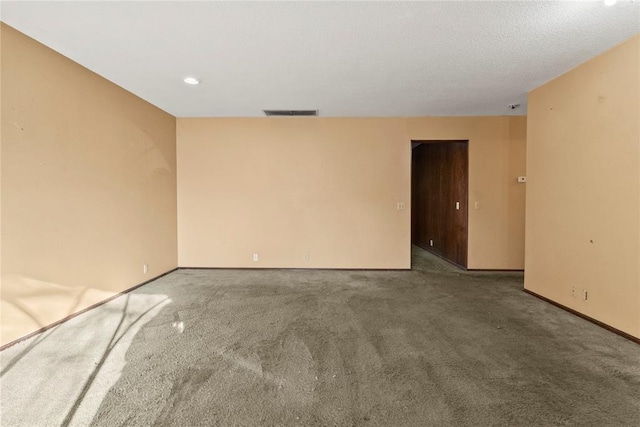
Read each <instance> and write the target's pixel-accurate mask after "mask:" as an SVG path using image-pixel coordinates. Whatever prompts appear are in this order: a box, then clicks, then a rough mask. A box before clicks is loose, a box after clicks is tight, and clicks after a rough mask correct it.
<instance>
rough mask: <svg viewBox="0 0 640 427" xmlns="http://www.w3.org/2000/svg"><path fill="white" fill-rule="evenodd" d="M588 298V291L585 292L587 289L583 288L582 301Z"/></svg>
mask: <svg viewBox="0 0 640 427" xmlns="http://www.w3.org/2000/svg"><path fill="white" fill-rule="evenodd" d="M588 298H589V293H588V292H587V290H586V289H584V290H583V291H582V300H583V301H586V300H587V299H588Z"/></svg>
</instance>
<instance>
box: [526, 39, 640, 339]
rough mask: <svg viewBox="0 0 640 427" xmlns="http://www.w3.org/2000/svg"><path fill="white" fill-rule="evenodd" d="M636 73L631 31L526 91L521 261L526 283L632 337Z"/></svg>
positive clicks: (637, 327)
mask: <svg viewBox="0 0 640 427" xmlns="http://www.w3.org/2000/svg"><path fill="white" fill-rule="evenodd" d="M639 76H640V37H635V38H634V39H632V40H629V41H627V42H625V43H623V44H622V45H620V46H617V47H615V48H614V49H612V50H610V51H608V52H606V53H604V54H602V55H600V56H598V57H596V58H594V59H592V60H590V61H588V62H586V63H585V64H583V65H580V66H579V67H577V68H575V69H573V70H571V71H569V72H568V73H566V74H564V75H562V76H560V77H558V78H556V79H555V80H552V81H551V82H549V83H547V84H545V85H543V86H542V87H540V88H538V89H536V90H534V91H532V92H531V93H530V94H529V117H528V144H527V145H528V148H527V169H528V173H529V183H528V186H529V187H528V191H527V227H526V235H527V242H526V254H527V258H526V268H525V271H526V273H525V287H526V288H527V289H530V290H531V291H533V292H536V293H538V294H540V295H543V296H545V297H547V298H550V299H552V300H554V301H557V302H559V303H560V304H563V305H565V306H567V307H570V308H572V309H574V310H577V311H579V312H581V313H584V314H586V315H588V316H591V317H593V318H595V319H597V320H600V321H602V322H604V323H606V324H608V325H611V326H613V327H615V328H618V329H620V330H622V331H624V332H627V333H629V334H631V335H634V336H636V337H640V120H638V119H639V117H640V78H639ZM572 286H575V288H576V295H575V297H574V296H572V295H571V287H572ZM583 290H587V291H588V299H587V301H583V300H582V299H581V294H582V291H583Z"/></svg>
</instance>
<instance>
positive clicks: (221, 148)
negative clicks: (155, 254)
mask: <svg viewBox="0 0 640 427" xmlns="http://www.w3.org/2000/svg"><path fill="white" fill-rule="evenodd" d="M525 136H526V119H525V118H524V117H511V118H510V117H459V118H410V119H405V118H269V119H267V118H265V119H250V118H247V119H222V118H211V119H178V124H177V146H178V247H179V251H178V252H179V261H178V263H179V265H180V266H182V267H302V268H304V267H309V268H311V267H321V268H401V269H402V268H409V267H410V245H409V243H410V212H411V210H410V199H411V197H410V195H411V193H410V191H411V190H410V186H411V150H410V147H411V144H410V142H411V140H412V139H452V140H453V139H468V140H469V147H470V148H469V157H470V166H469V169H470V171H469V173H470V177H469V192H470V205H471V206H472V210H470V211H469V268H478V269H483V268H485V269H521V268H522V267H523V264H524V257H523V248H524V200H525V194H524V193H525V187H524V185H522V184H520V185H519V184H517V183H516V178H517V176H518V175H524V174H525V150H526V147H525ZM474 201H479V202H480V209H478V210H475V209H473V206H474ZM397 202H405V203H406V210H404V211H398V210H397V208H396V204H397ZM253 253H258V255H259V261H258V262H253V261H252V259H251V256H252V254H253ZM305 253H308V254H309V260H308V261H305V260H304V254H305Z"/></svg>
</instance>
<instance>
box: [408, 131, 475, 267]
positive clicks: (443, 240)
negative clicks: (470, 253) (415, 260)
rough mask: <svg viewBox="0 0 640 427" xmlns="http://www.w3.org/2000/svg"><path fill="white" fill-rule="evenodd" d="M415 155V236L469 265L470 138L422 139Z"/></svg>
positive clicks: (425, 245)
mask: <svg viewBox="0 0 640 427" xmlns="http://www.w3.org/2000/svg"><path fill="white" fill-rule="evenodd" d="M421 142H423V143H422V144H420V145H418V146H417V147H415V148H414V149H413V157H412V176H411V182H412V186H413V187H412V194H411V200H412V204H411V206H412V217H411V223H412V227H413V228H412V233H411V234H412V240H413V243H414V244H415V245H418V246H420V247H422V248H424V249H426V250H428V251H431V252H433V253H435V254H437V255H439V256H441V257H443V258H446V259H447V260H449V261H451V262H453V263H455V264H457V265H459V266H462V267H466V266H467V214H468V212H467V211H468V204H467V191H468V190H467V188H468V142H467V141H421Z"/></svg>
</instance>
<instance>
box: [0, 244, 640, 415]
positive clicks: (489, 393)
mask: <svg viewBox="0 0 640 427" xmlns="http://www.w3.org/2000/svg"><path fill="white" fill-rule="evenodd" d="M413 257H414V260H413V266H414V269H413V270H412V271H331V270H197V269H191V270H179V271H176V272H174V273H171V274H169V275H167V276H165V277H163V278H161V279H158V280H156V281H154V282H152V283H150V284H148V285H145V286H143V287H141V288H139V289H137V290H135V291H134V292H131V293H129V294H127V295H125V296H122V297H119V298H117V299H116V300H113V301H111V302H110V303H108V304H105V305H103V306H101V307H100V308H97V309H95V310H92V311H90V312H88V313H85V314H83V315H81V316H78V317H76V318H74V319H72V320H70V321H68V322H66V323H64V324H63V325H61V326H58V327H57V328H54V329H52V330H49V331H47V332H46V333H44V334H41V335H39V336H37V337H34V338H32V339H30V340H27V341H25V342H22V343H20V344H18V345H15V346H13V347H10V348H9V349H7V350H5V351H3V352H2V353H1V354H0V368H1V377H0V391H1V393H2V394H1V403H0V409H1V411H2V414H1V419H0V423H1V424H2V426H29V427H32V426H58V425H65V426H66V425H79V426H86V425H94V426H110V427H111V426H121V425H123V426H124V425H126V426H138V425H140V426H146V425H158V426H170V425H174V426H209V425H238V426H241V425H247V426H253V425H274V426H275V425H286V426H294V425H305V426H309V425H310V426H316V425H317V426H403V425H408V426H425V425H426V426H566V425H575V426H639V425H640V346H638V345H637V344H634V343H632V342H630V341H628V340H625V339H623V338H621V337H619V336H617V335H614V334H612V333H610V332H608V331H606V330H604V329H601V328H600V327H598V326H595V325H593V324H591V323H589V322H587V321H585V320H583V319H580V318H578V317H575V316H573V315H571V314H569V313H566V312H564V311H562V310H560V309H558V308H556V307H554V306H552V305H550V304H548V303H546V302H543V301H540V300H538V299H536V298H534V297H532V296H530V295H528V294H526V293H524V292H523V291H522V281H523V278H522V274H520V273H479V272H475V273H468V272H462V271H460V270H457V269H455V268H453V267H451V266H450V265H448V264H446V263H444V262H443V261H441V260H439V259H437V258H435V257H433V256H431V255H429V254H427V253H426V252H424V251H422V250H420V249H414V255H413Z"/></svg>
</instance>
